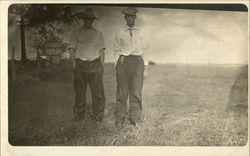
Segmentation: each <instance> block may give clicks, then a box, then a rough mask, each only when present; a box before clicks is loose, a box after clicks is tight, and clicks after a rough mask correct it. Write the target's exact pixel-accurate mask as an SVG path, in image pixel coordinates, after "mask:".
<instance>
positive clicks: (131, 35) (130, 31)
mask: <svg viewBox="0 0 250 156" xmlns="http://www.w3.org/2000/svg"><path fill="white" fill-rule="evenodd" d="M132 30H133V29H131V28H129V33H130V37H131V38H132V37H133V33H132Z"/></svg>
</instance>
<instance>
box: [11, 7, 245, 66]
mask: <svg viewBox="0 0 250 156" xmlns="http://www.w3.org/2000/svg"><path fill="white" fill-rule="evenodd" d="M91 7H92V8H94V10H95V12H96V16H98V17H99V19H98V20H96V21H95V22H94V27H96V28H97V29H99V30H101V31H102V32H103V34H104V39H105V46H106V62H113V61H114V51H113V42H114V36H115V33H116V32H117V31H118V30H119V29H120V28H121V27H123V26H125V24H126V23H125V20H124V17H123V14H122V13H121V11H122V9H123V7H108V6H91ZM84 8H85V6H75V7H74V10H75V11H77V12H78V11H82V10H83V9H84ZM137 9H138V14H137V19H136V25H137V26H139V27H140V28H141V29H143V30H144V32H145V36H146V39H147V40H148V43H149V46H148V49H147V50H146V51H145V54H146V55H147V57H148V59H149V60H151V61H154V62H156V63H188V64H208V63H209V64H245V63H247V62H248V35H247V34H248V32H247V31H248V30H247V25H248V23H247V19H248V18H247V12H236V11H212V10H210V11H208V10H185V9H160V8H137ZM31 35H32V34H31ZM19 36H20V32H19V30H18V27H13V28H11V31H9V41H10V42H9V47H11V46H12V45H16V51H17V57H19V56H20V38H19ZM28 42H30V41H29V40H28V39H27V44H29V43H28ZM9 49H11V48H9ZM9 51H10V50H9ZM10 56H11V54H10V52H9V57H10Z"/></svg>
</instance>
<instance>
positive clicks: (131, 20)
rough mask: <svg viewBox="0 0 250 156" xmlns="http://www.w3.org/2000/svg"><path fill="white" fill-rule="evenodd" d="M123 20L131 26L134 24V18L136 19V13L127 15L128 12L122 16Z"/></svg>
mask: <svg viewBox="0 0 250 156" xmlns="http://www.w3.org/2000/svg"><path fill="white" fill-rule="evenodd" d="M124 18H125V20H126V21H127V25H128V26H129V27H133V26H134V25H135V19H136V15H129V14H126V15H125V16H124Z"/></svg>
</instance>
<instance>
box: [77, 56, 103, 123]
mask: <svg viewBox="0 0 250 156" xmlns="http://www.w3.org/2000/svg"><path fill="white" fill-rule="evenodd" d="M87 84H89V87H90V90H91V94H92V110H93V114H94V118H95V120H98V121H101V120H102V119H103V114H104V105H105V96H104V87H103V65H102V64H101V62H100V59H97V60H95V61H93V62H85V61H80V60H77V61H76V67H75V69H74V88H75V106H74V113H75V115H77V116H78V117H81V118H84V115H85V106H86V90H87Z"/></svg>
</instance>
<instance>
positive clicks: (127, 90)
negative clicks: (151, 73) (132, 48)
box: [116, 55, 144, 124]
mask: <svg viewBox="0 0 250 156" xmlns="http://www.w3.org/2000/svg"><path fill="white" fill-rule="evenodd" d="M143 74H144V62H143V59H142V57H141V56H134V55H133V56H120V57H119V59H118V61H117V65H116V77H117V93H116V124H119V123H124V122H125V118H126V116H127V115H128V116H129V119H130V121H131V122H133V123H136V122H138V121H139V119H140V116H141V111H142V86H143ZM128 98H129V106H128V105H127V100H128ZM128 108H129V109H128Z"/></svg>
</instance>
